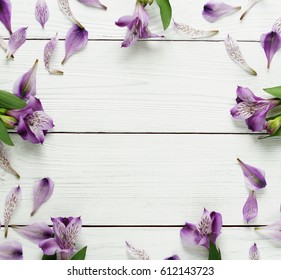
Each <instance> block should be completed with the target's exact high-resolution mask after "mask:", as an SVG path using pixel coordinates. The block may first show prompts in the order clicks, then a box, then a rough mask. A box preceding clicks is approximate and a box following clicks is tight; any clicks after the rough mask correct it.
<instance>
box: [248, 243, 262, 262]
mask: <svg viewBox="0 0 281 280" xmlns="http://www.w3.org/2000/svg"><path fill="white" fill-rule="evenodd" d="M249 259H250V260H255V261H257V260H259V259H260V252H259V249H258V247H257V244H256V243H254V244H253V245H252V246H251V247H250V249H249Z"/></svg>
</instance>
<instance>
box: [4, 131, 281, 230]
mask: <svg viewBox="0 0 281 280" xmlns="http://www.w3.org/2000/svg"><path fill="white" fill-rule="evenodd" d="M13 139H14V140H15V143H16V146H15V147H14V148H7V152H8V156H9V158H10V161H11V163H12V164H13V166H14V168H15V169H16V170H17V171H18V172H19V174H21V175H22V179H21V180H20V181H17V180H16V179H14V177H13V176H12V175H9V174H8V173H5V172H4V171H2V170H1V172H0V175H1V188H0V205H3V204H4V199H5V197H6V194H7V193H8V191H9V190H10V189H11V188H12V187H15V186H16V185H17V184H20V185H21V186H22V188H23V201H22V204H21V208H20V210H19V211H18V212H17V213H16V215H15V216H14V219H13V223H18V224H26V223H30V222H32V221H37V220H42V219H43V220H48V219H49V217H50V216H80V215H81V216H82V217H83V220H84V223H85V225H181V224H183V223H184V222H185V221H197V220H198V219H199V218H200V216H201V214H202V211H203V208H204V207H206V208H207V209H209V210H215V211H219V212H221V213H222V215H223V221H224V224H225V225H240V224H244V222H243V217H242V207H243V204H244V203H245V201H246V198H247V196H248V190H247V189H246V188H245V187H244V178H243V175H242V171H241V169H240V167H239V166H238V164H237V162H236V158H237V157H240V158H241V159H242V160H244V161H245V162H246V163H249V164H251V165H254V166H256V167H259V168H261V169H263V170H265V172H266V179H267V183H268V187H267V188H265V189H263V190H261V191H259V192H258V193H257V197H258V204H259V215H258V218H257V219H256V220H255V221H254V224H268V223H271V222H274V221H276V220H277V219H279V215H280V214H279V208H280V207H279V206H280V197H281V189H280V180H281V175H280V152H281V146H280V145H279V142H280V139H278V138H274V139H268V140H263V141H261V140H258V139H257V138H256V137H254V136H249V135H244V136H241V135H240V136H239V135H236V136H235V135H209V136H206V137H202V136H201V135H61V134H51V135H49V136H48V137H47V140H46V143H45V144H44V146H40V145H38V146H32V145H30V144H28V143H24V142H23V141H21V140H20V139H19V138H18V137H16V136H15V137H13ZM47 176H49V177H51V178H52V179H53V180H54V181H55V183H56V187H55V192H54V195H53V197H52V199H51V201H49V202H48V203H47V204H46V205H44V206H43V207H42V208H41V209H40V211H39V212H38V214H37V215H35V217H33V218H30V217H29V214H30V212H31V210H32V186H33V183H34V182H35V181H36V180H37V179H39V178H42V177H47ZM2 207H3V206H2Z"/></svg>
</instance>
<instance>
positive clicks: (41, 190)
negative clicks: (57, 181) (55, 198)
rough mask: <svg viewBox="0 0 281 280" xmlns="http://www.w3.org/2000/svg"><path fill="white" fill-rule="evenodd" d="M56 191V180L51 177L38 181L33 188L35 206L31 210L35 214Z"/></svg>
mask: <svg viewBox="0 0 281 280" xmlns="http://www.w3.org/2000/svg"><path fill="white" fill-rule="evenodd" d="M53 191H54V182H53V181H52V180H51V179H50V178H43V179H41V180H39V181H37V182H36V184H35V186H34V189H33V197H34V206H33V210H32V212H31V216H33V215H34V214H35V213H36V211H37V210H38V209H39V207H40V206H41V205H42V204H43V203H45V202H46V201H48V200H49V199H50V197H51V196H52V194H53Z"/></svg>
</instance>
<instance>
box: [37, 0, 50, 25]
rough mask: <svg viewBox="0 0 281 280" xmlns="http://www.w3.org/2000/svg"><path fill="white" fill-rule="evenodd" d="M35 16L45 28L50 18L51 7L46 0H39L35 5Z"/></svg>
mask: <svg viewBox="0 0 281 280" xmlns="http://www.w3.org/2000/svg"><path fill="white" fill-rule="evenodd" d="M35 17H36V20H37V21H38V22H39V23H40V24H41V26H42V28H44V27H45V24H46V22H47V21H48V19H49V8H48V6H47V4H46V1H45V0H37V2H36V6H35Z"/></svg>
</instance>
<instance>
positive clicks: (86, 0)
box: [78, 0, 107, 10]
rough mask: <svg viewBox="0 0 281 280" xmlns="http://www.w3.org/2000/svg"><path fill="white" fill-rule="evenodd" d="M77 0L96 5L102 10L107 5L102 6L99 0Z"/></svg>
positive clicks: (92, 5)
mask: <svg viewBox="0 0 281 280" xmlns="http://www.w3.org/2000/svg"><path fill="white" fill-rule="evenodd" d="M78 1H79V2H81V3H82V4H84V5H87V6H91V7H98V8H101V9H104V10H106V9H107V7H106V6H104V5H103V4H102V3H101V2H100V1H99V0H78Z"/></svg>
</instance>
